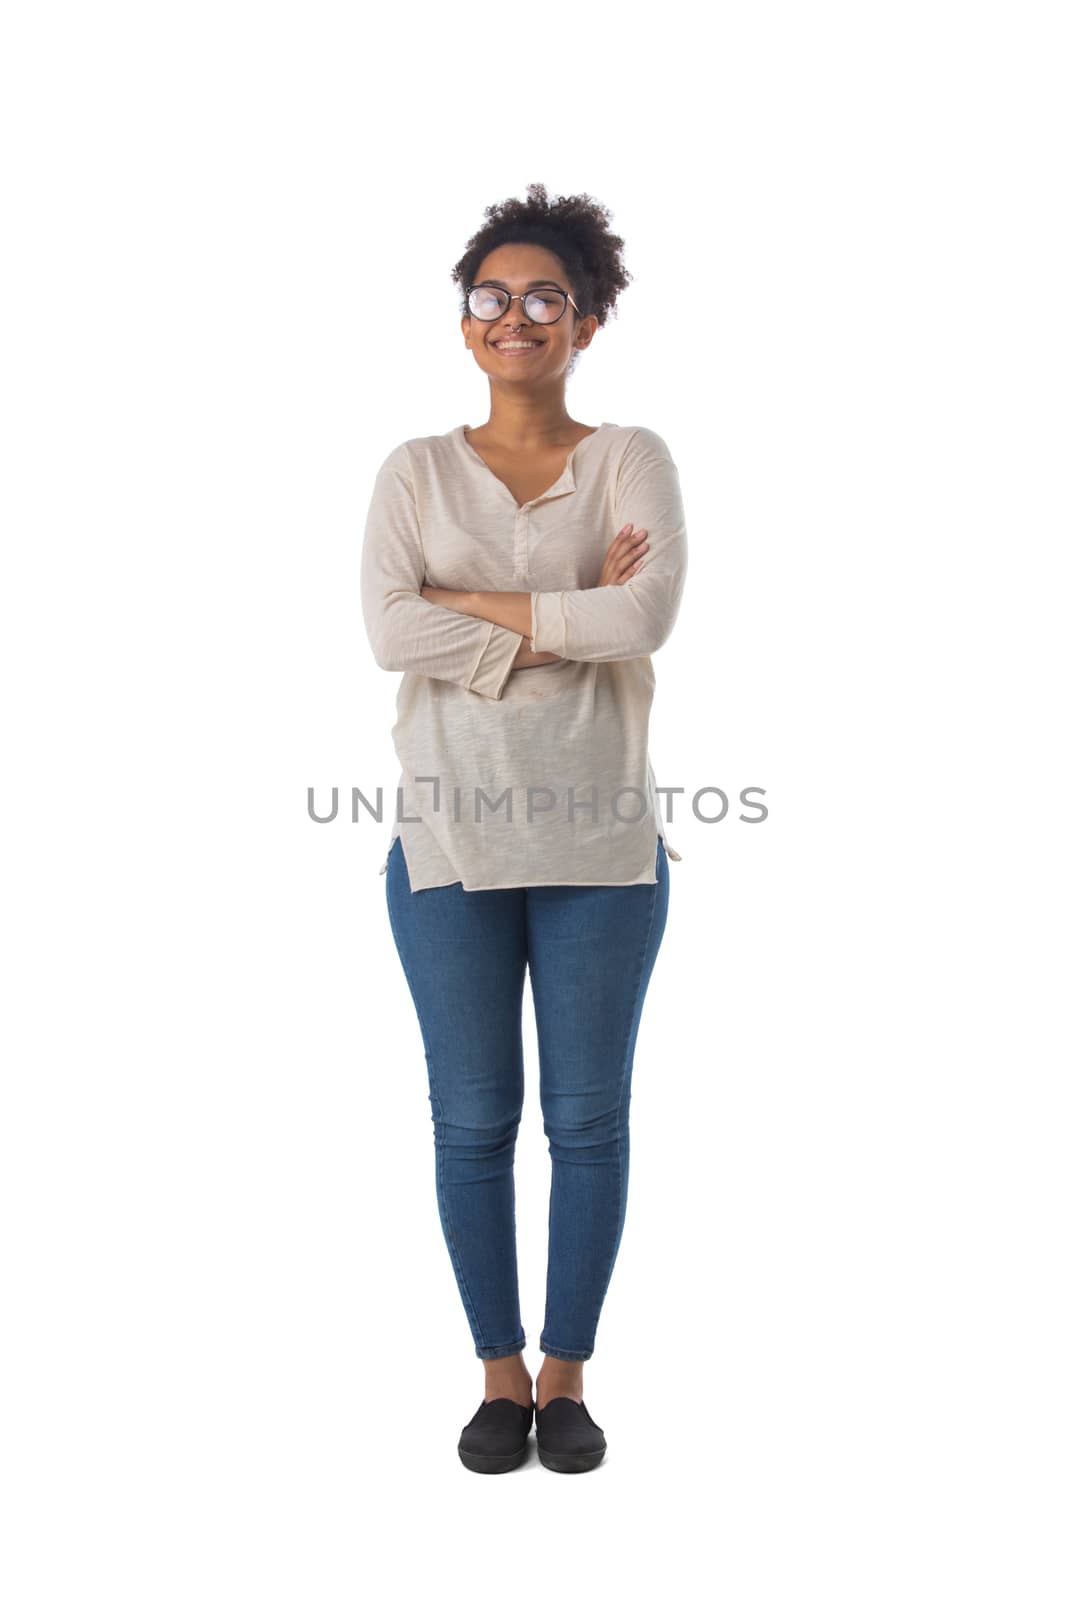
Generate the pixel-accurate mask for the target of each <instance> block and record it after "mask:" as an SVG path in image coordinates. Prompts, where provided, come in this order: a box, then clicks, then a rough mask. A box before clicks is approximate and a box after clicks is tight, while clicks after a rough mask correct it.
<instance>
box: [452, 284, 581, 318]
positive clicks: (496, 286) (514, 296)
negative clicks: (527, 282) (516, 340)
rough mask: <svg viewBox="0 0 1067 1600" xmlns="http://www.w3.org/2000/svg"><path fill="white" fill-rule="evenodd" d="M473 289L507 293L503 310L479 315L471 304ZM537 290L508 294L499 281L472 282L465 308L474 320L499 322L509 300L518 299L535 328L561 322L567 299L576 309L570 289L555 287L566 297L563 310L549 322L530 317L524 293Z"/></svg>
mask: <svg viewBox="0 0 1067 1600" xmlns="http://www.w3.org/2000/svg"><path fill="white" fill-rule="evenodd" d="M552 287H553V285H552V284H548V283H543V284H542V285H541V289H542V290H544V289H551V288H552ZM475 289H495V290H496V291H497V293H498V294H505V295H507V297H508V298H507V305H506V306H505V307H504V309H503V311H498V312H497V314H496V316H495V317H480V316H479V315H478V313H477V312H476V311H475V310H474V309H473V308H472V306H471V295H472V294H473V293H474V291H475ZM539 292H540V291H539V290H537V289H527V290H526V294H508V291H507V290H506V289H502V288H501V287H500V285H499V283H472V284H469V285H468V287H467V310H468V312H469V313H470V315H471V316H472V317H473V318H474V320H475V322H499V321H500V319H501V317H506V316H507V314H508V312H509V311H510V310H511V302H512V301H513V300H518V301H520V302H521V305H522V314H523V316H524V317H525V318H526V320H527V322H532V323H533V324H534V327H536V328H551V327H554V326H555V324H556V323H557V322H562V321H563V318H564V317H565V316H566V315H567V300H569V301H570V303H571V305H572V306H573V307H574V309H575V311H578V304H577V301H576V300H575V298H574V296H573V295H572V294H571V292H570V290H569V289H557V290H556V291H555V292H556V293H557V294H565V295H566V297H567V299H566V300H564V302H563V310H562V311H561V312H560V314H559V316H558V317H553V318H552V321H551V322H542V321H540V320H539V319H538V318H537V317H531V315H530V313H529V312H528V311H527V309H526V295H528V294H538V293H539ZM581 314H582V313H581V312H580V311H578V315H579V316H581Z"/></svg>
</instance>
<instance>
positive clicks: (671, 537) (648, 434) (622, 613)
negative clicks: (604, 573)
mask: <svg viewBox="0 0 1067 1600" xmlns="http://www.w3.org/2000/svg"><path fill="white" fill-rule="evenodd" d="M615 505H616V511H617V513H618V514H619V515H621V516H625V518H626V520H627V521H628V522H632V523H633V525H634V527H635V528H647V529H648V554H647V555H646V556H645V558H644V561H643V563H642V566H641V570H640V572H637V573H635V574H634V575H633V576H632V577H629V578H627V580H626V581H625V582H624V583H621V584H606V585H605V586H604V587H602V588H601V587H597V588H593V589H552V590H535V591H534V592H533V593H532V594H531V593H529V592H525V591H522V590H518V591H515V590H508V591H507V592H503V591H501V592H488V593H474V592H470V591H467V590H456V589H436V590H432V591H430V592H432V594H433V596H434V601H435V603H436V604H437V605H439V606H441V607H446V608H455V610H456V612H457V613H463V614H465V615H467V616H469V617H478V618H480V619H481V620H482V621H484V622H489V623H491V624H493V625H494V626H497V627H504V628H514V629H516V630H517V631H520V632H522V633H524V634H526V635H527V637H528V638H529V639H530V642H531V647H532V649H533V650H535V651H550V652H552V653H553V654H554V655H556V656H558V657H562V658H564V659H567V660H570V661H628V660H632V659H633V658H635V657H638V656H649V655H652V653H653V652H654V651H656V650H658V649H660V647H661V646H662V645H663V644H664V643H665V642H666V640H667V639H668V637H669V636H670V633H671V631H672V629H673V627H674V624H675V621H676V619H677V616H678V610H679V606H680V604H681V598H682V590H683V588H684V587H685V576H686V568H687V565H688V543H687V537H686V529H685V512H684V510H683V507H682V496H681V488H680V486H679V482H678V469H677V467H676V466H675V464H674V461H673V459H672V458H671V454H670V451H669V450H668V449H667V446H666V444H665V443H664V441H663V440H662V439H661V438H660V436H659V434H657V433H653V431H652V430H651V429H650V428H638V429H636V430H635V431H634V434H633V437H632V438H631V439H630V441H629V443H628V444H627V446H626V449H625V450H624V451H623V455H622V460H621V461H620V463H619V477H618V483H617V486H616V492H615Z"/></svg>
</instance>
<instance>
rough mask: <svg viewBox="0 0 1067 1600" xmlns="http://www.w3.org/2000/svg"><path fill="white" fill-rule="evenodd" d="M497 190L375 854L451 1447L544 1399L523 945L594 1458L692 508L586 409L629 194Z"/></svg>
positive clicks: (583, 1414) (398, 520)
mask: <svg viewBox="0 0 1067 1600" xmlns="http://www.w3.org/2000/svg"><path fill="white" fill-rule="evenodd" d="M486 216H487V218H488V220H487V222H486V223H485V224H484V225H483V227H482V228H481V230H480V231H479V232H478V233H477V234H475V236H474V237H473V238H472V239H471V240H470V242H469V244H468V247H467V250H466V252H465V254H464V256H463V258H462V260H460V261H459V262H458V263H457V265H456V267H455V268H454V270H453V274H452V276H453V278H454V279H455V281H456V283H457V284H458V285H459V287H460V290H461V293H462V305H463V315H462V319H461V327H462V330H463V336H464V340H465V342H466V346H467V349H468V350H470V351H471V353H472V355H473V356H474V359H475V361H476V362H477V364H478V366H479V367H480V368H481V369H482V371H483V372H484V373H485V374H486V376H487V377H488V379H489V401H490V411H489V420H488V422H486V423H483V424H482V426H480V427H477V428H468V427H467V426H466V425H465V424H464V425H462V426H460V427H457V428H453V429H452V430H451V431H450V432H448V433H445V434H440V435H431V436H427V437H424V438H417V439H409V440H407V441H406V442H405V443H404V444H401V445H399V446H397V448H396V449H395V450H393V451H392V452H391V453H390V455H389V456H387V458H386V459H385V461H384V462H383V463H382V466H381V467H380V469H379V471H378V475H377V478H376V481H375V485H374V491H373V496H372V500H371V506H370V512H369V515H368V518H367V527H366V533H365V537H364V545H363V555H362V567H361V583H362V604H363V615H364V619H365V623H366V628H367V633H368V637H369V640H370V643H371V647H372V650H373V653H374V658H375V660H376V661H377V663H378V665H379V666H380V667H383V668H385V669H386V670H387V671H398V670H400V671H403V673H404V677H403V679H402V681H401V684H400V688H399V692H398V696H397V721H396V724H395V726H394V727H393V730H392V732H393V740H394V744H395V747H396V751H397V754H398V756H399V758H400V763H401V781H400V784H399V785H398V791H397V796H398V806H397V817H396V821H395V822H394V825H393V830H392V835H391V837H390V840H389V846H388V850H387V854H386V858H385V862H384V863H383V865H382V867H381V872H382V873H384V874H385V875H386V885H385V887H386V901H387V906H388V912H389V919H390V924H391V928H392V932H393V937H394V940H395V942H396V947H397V951H398V954H399V957H400V961H401V964H402V966H403V969H404V974H405V977H406V980H407V983H408V986H409V988H410V991H411V995H412V999H413V1001H414V1005H415V1008H416V1012H417V1015H418V1020H419V1025H420V1029H421V1032H422V1037H423V1041H424V1044H425V1050H426V1062H427V1067H428V1070H429V1085H430V1094H429V1098H430V1104H431V1111H432V1118H433V1124H434V1143H435V1147H436V1160H437V1197H438V1207H439V1212H440V1219H441V1225H442V1228H443V1230H444V1234H445V1239H446V1242H447V1245H448V1249H449V1253H450V1255H451V1258H452V1265H453V1269H454V1271H455V1276H456V1282H457V1285H458V1287H459V1291H460V1296H461V1299H462V1302H463V1306H464V1309H465V1311H466V1314H467V1318H468V1321H469V1324H470V1329H471V1333H472V1335H473V1338H474V1346H475V1353H476V1354H477V1355H478V1356H479V1357H480V1358H481V1360H482V1361H483V1362H484V1366H485V1398H484V1400H483V1401H482V1403H481V1405H480V1406H479V1408H478V1410H477V1412H476V1413H475V1415H474V1416H473V1417H472V1418H471V1420H470V1422H469V1423H468V1424H467V1426H466V1427H465V1428H464V1429H463V1431H462V1433H461V1435H460V1441H459V1454H460V1458H461V1460H462V1461H463V1463H464V1465H466V1466H467V1467H470V1468H471V1469H472V1470H474V1471H477V1472H500V1471H506V1470H507V1469H509V1468H511V1467H514V1466H517V1465H518V1464H519V1463H520V1462H521V1461H522V1459H523V1457H524V1454H525V1445H526V1439H527V1435H528V1433H529V1431H530V1428H531V1426H532V1424H533V1419H534V1416H535V1406H534V1403H533V1385H532V1379H531V1375H530V1372H529V1371H528V1369H527V1367H526V1364H525V1361H524V1360H523V1357H522V1354H521V1352H522V1350H523V1349H524V1347H525V1344H526V1334H525V1331H524V1329H523V1326H522V1323H521V1320H520V1316H519V1297H518V1268H517V1263H516V1250H515V1190H514V1168H513V1163H514V1151H515V1138H516V1134H517V1131H518V1127H519V1120H520V1116H521V1113H522V1104H523V1092H524V1088H523V1053H522V1000H523V991H524V986H525V981H526V971H527V968H529V973H530V982H531V987H532V991H533V1000H534V1011H535V1016H536V1023H537V1038H538V1054H539V1060H540V1097H541V1108H542V1113H543V1122H544V1130H545V1133H546V1135H547V1137H548V1141H549V1151H550V1155H551V1160H552V1189H551V1201H550V1207H549V1249H548V1285H547V1300H546V1309H545V1321H544V1326H543V1329H542V1332H541V1336H540V1348H541V1352H542V1354H543V1356H544V1360H543V1363H542V1366H541V1369H540V1372H539V1373H538V1375H537V1393H536V1419H537V1444H538V1454H539V1457H540V1459H541V1461H542V1462H543V1463H544V1464H545V1465H546V1466H548V1467H551V1468H553V1469H555V1470H558V1471H584V1470H587V1469H588V1468H590V1467H594V1466H596V1465H597V1464H598V1463H599V1462H600V1461H601V1459H602V1458H603V1455H604V1450H605V1442H606V1441H605V1436H604V1433H603V1430H602V1429H601V1428H600V1427H599V1426H598V1425H597V1424H596V1423H595V1422H594V1421H593V1419H592V1417H591V1416H590V1415H589V1412H588V1410H587V1409H586V1406H585V1402H584V1399H583V1384H582V1376H583V1366H584V1363H585V1362H586V1361H587V1360H588V1359H589V1358H590V1356H591V1355H592V1353H593V1344H594V1335H595V1332H596V1327H597V1323H598V1319H599V1316H600V1311H601V1307H602V1305H603V1302H604V1297H605V1294H606V1292H607V1287H608V1282H609V1279H610V1277H611V1273H612V1269H613V1267H614V1264H615V1258H616V1254H617V1252H618V1248H619V1241H620V1237H621V1234H622V1226H623V1218H624V1215H625V1209H626V1193H627V1177H628V1167H629V1101H630V1077H631V1070H632V1065H633V1057H634V1044H635V1040H636V1034H637V1027H638V1023H639V1021H640V1016H641V1009H642V1005H643V1002H644V997H645V992H646V988H647V985H648V981H649V977H650V974H651V971H652V966H653V963H654V961H655V959H656V955H657V952H658V950H659V946H660V942H661V940H662V937H663V930H664V925H665V921H666V915H667V905H668V897H669V879H668V867H667V857H668V856H670V857H671V858H672V859H673V860H676V861H678V860H681V857H680V856H679V855H678V853H677V852H676V851H675V850H673V849H672V848H671V846H670V845H669V844H668V842H667V838H666V834H665V832H664V828H663V819H662V815H661V812H660V806H659V797H658V795H657V794H656V792H655V776H654V774H653V771H652V767H651V764H650V762H649V759H648V748H647V735H648V717H649V709H650V706H651V703H652V696H653V692H654V688H655V681H656V680H655V673H654V672H653V669H652V663H651V661H650V659H649V657H650V656H651V654H652V653H653V652H654V651H655V650H658V649H659V648H660V646H661V645H662V644H663V643H664V641H665V640H666V639H667V637H668V635H669V634H670V632H671V629H672V628H673V626H674V621H675V618H676V616H677V612H678V607H679V603H680V600H681V595H682V588H683V585H684V581H685V572H686V559H687V553H686V532H685V523H684V517H683V512H682V503H681V497H680V493H679V487H678V474H677V470H676V468H675V465H674V462H673V460H672V459H671V456H670V453H669V452H668V450H667V447H666V445H665V444H664V442H663V440H662V439H661V438H660V437H659V435H658V434H656V433H654V432H652V430H651V429H648V428H643V427H622V426H619V425H617V424H615V423H611V422H604V423H601V424H600V426H599V427H594V426H590V425H587V424H584V423H580V422H576V421H575V420H574V419H573V418H572V417H571V416H570V415H569V414H568V412H567V407H566V399H565V384H566V379H567V376H568V374H569V373H570V372H571V371H572V370H573V367H574V364H575V362H576V360H577V353H578V352H579V351H582V350H586V349H588V347H589V345H590V343H591V342H592V339H593V336H594V334H595V332H596V330H597V328H598V327H599V326H600V325H601V324H602V323H603V322H604V320H605V318H606V316H607V314H608V312H609V311H611V310H612V309H613V307H614V304H615V301H616V298H617V295H618V292H619V290H620V289H621V288H623V287H625V285H626V283H627V282H628V281H629V274H628V273H627V272H626V270H625V268H624V267H623V266H622V261H621V247H622V240H621V239H619V238H618V237H617V236H616V235H615V234H612V233H610V232H609V231H608V228H607V219H608V217H609V216H610V213H608V212H606V211H605V210H604V208H603V207H602V206H600V205H598V204H597V203H596V202H594V201H593V200H591V199H590V198H589V197H588V196H586V195H580V196H577V197H571V198H559V199H557V200H555V201H552V202H549V200H548V198H547V196H546V192H545V189H544V186H543V185H540V184H531V185H529V186H528V189H527V200H526V201H525V202H522V201H519V200H511V201H508V202H506V203H505V204H503V205H500V206H491V207H489V208H488V209H487V212H486ZM620 519H621V520H622V521H623V523H624V525H623V526H621V527H620Z"/></svg>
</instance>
